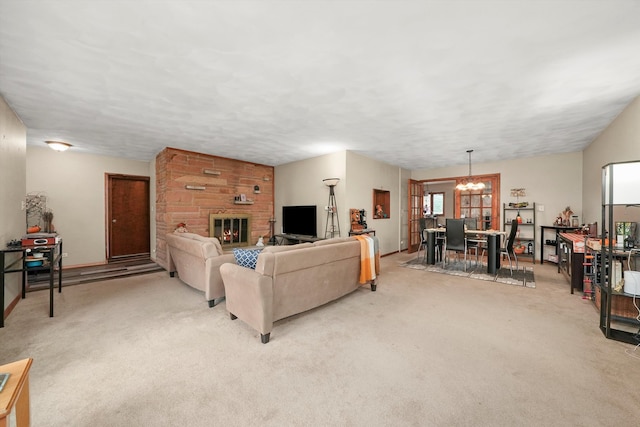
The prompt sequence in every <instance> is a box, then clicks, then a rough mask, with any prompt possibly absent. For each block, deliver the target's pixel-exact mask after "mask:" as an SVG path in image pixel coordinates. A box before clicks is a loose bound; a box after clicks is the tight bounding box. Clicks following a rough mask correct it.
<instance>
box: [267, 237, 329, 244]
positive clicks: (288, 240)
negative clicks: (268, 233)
mask: <svg viewBox="0 0 640 427" xmlns="http://www.w3.org/2000/svg"><path fill="white" fill-rule="evenodd" d="M275 237H276V245H295V244H298V243H303V242H311V243H313V242H317V241H318V240H322V238H320V237H314V236H304V235H302V234H276V236H275Z"/></svg>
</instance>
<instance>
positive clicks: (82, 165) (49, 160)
mask: <svg viewBox="0 0 640 427" xmlns="http://www.w3.org/2000/svg"><path fill="white" fill-rule="evenodd" d="M42 145H43V147H36V146H32V145H30V146H28V147H27V171H26V180H27V188H26V193H32V192H37V193H43V194H44V195H46V196H47V207H48V208H49V209H51V211H52V212H53V215H54V216H53V223H54V226H55V228H56V231H57V232H58V234H60V235H61V236H62V239H63V248H64V249H63V252H66V253H68V254H69V255H68V257H67V258H65V259H64V261H63V265H64V266H66V267H73V266H80V265H91V264H104V263H106V249H105V248H106V224H105V218H106V208H105V202H106V201H105V197H106V195H105V174H106V173H112V174H126V175H138V176H149V162H141V161H137V160H129V159H124V158H119V157H107V156H96V155H92V154H84V153H79V152H75V151H74V150H75V149H74V148H73V147H72V148H71V149H69V150H68V151H65V152H62V153H60V152H56V151H53V150H51V149H50V148H48V147H47V146H46V145H45V144H44V143H43V144H42ZM26 193H25V194H26ZM22 197H24V195H23V196H22ZM152 250H153V248H152Z"/></svg>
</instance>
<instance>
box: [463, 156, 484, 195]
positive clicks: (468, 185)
mask: <svg viewBox="0 0 640 427" xmlns="http://www.w3.org/2000/svg"><path fill="white" fill-rule="evenodd" d="M467 153H468V154H469V177H468V178H467V179H464V180H462V182H461V183H460V184H458V185H456V190H460V191H471V190H482V189H484V187H485V185H484V183H483V182H477V183H476V182H473V179H472V178H471V153H473V150H467Z"/></svg>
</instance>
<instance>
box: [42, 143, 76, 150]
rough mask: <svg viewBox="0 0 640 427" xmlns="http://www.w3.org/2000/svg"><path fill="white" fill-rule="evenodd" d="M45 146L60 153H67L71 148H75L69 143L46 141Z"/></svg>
mask: <svg viewBox="0 0 640 427" xmlns="http://www.w3.org/2000/svg"><path fill="white" fill-rule="evenodd" d="M45 144H47V145H48V146H49V148H51V149H52V150H54V151H60V152H62V151H67V150H68V149H69V148H71V147H73V146H72V145H71V144H69V143H68V142H62V141H45Z"/></svg>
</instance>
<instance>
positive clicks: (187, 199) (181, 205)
mask: <svg viewBox="0 0 640 427" xmlns="http://www.w3.org/2000/svg"><path fill="white" fill-rule="evenodd" d="M205 171H207V172H205ZM273 173H274V169H273V167H271V166H265V165H260V164H256V163H249V162H245V161H241V160H234V159H228V158H225V157H218V156H212V155H208V154H201V153H195V152H191V151H184V150H179V149H175V148H165V149H164V150H162V151H161V152H160V153H159V154H158V155H157V156H156V203H155V207H156V261H157V262H158V264H160V265H161V266H163V267H165V268H166V266H167V255H166V254H167V246H166V241H165V234H166V233H171V232H173V231H174V230H175V228H176V226H177V225H178V224H179V223H181V222H184V223H186V224H187V229H188V230H189V232H191V233H197V234H200V235H202V236H207V237H208V236H209V214H212V213H213V214H223V213H229V214H237V213H240V214H249V215H251V239H250V244H252V245H253V244H255V243H256V242H257V241H258V237H260V236H264V240H265V242H266V241H268V240H269V237H270V235H269V231H270V230H269V227H270V223H269V219H270V218H271V217H273V213H274V211H273V209H274V207H273V203H274V201H273ZM256 185H257V186H259V187H260V190H259V193H256V192H255V191H254V186H256ZM187 186H189V187H192V188H197V189H188V188H187ZM202 188H203V189H202ZM240 194H245V196H246V199H247V201H249V202H247V203H241V202H238V201H235V197H236V196H239V195H240ZM250 201H253V204H248V203H250Z"/></svg>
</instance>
